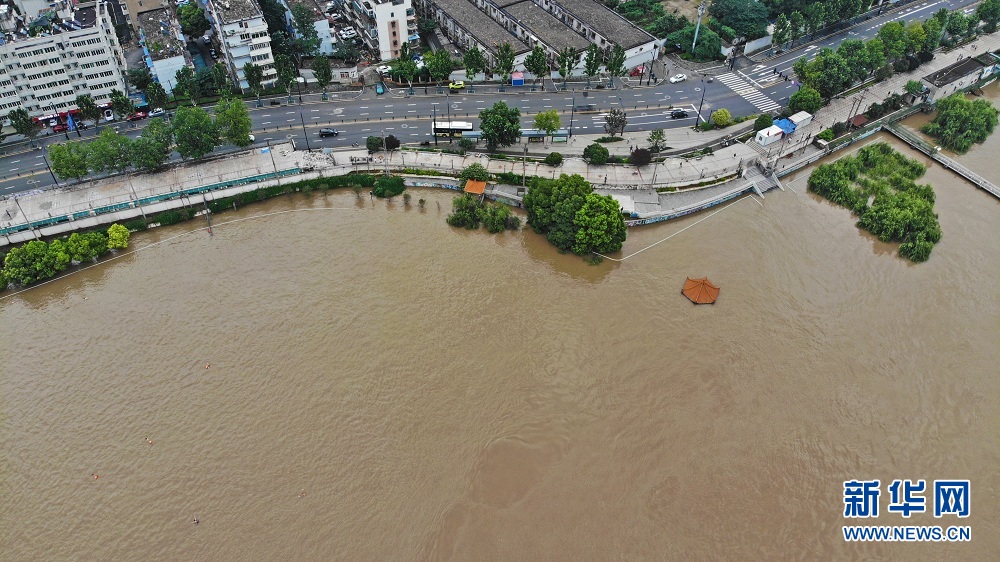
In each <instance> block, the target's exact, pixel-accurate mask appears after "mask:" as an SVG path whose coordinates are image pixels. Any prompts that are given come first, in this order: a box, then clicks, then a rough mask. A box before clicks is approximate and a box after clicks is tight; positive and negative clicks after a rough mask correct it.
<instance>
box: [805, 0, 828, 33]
mask: <svg viewBox="0 0 1000 562" xmlns="http://www.w3.org/2000/svg"><path fill="white" fill-rule="evenodd" d="M802 15H803V16H805V26H806V34H808V35H812V34H813V33H816V32H817V31H819V30H820V29H823V23H824V22H825V21H826V8H824V7H823V4H821V3H820V2H814V3H812V4H809V5H808V6H806V7H805V9H804V10H803V11H802Z"/></svg>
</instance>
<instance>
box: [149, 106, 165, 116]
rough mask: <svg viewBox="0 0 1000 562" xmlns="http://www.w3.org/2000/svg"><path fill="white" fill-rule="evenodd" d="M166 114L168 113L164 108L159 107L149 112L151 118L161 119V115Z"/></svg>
mask: <svg viewBox="0 0 1000 562" xmlns="http://www.w3.org/2000/svg"><path fill="white" fill-rule="evenodd" d="M165 113H166V111H164V110H163V108H162V107H157V108H156V109H154V110H153V111H150V112H149V116H150V117H159V116H161V115H164V114H165Z"/></svg>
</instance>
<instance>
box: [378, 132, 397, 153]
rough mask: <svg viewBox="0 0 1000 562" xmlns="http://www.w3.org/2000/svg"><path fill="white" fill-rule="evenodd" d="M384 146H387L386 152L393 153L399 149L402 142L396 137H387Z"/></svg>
mask: <svg viewBox="0 0 1000 562" xmlns="http://www.w3.org/2000/svg"><path fill="white" fill-rule="evenodd" d="M382 144H383V146H385V149H386V150H388V151H389V152H392V151H393V150H396V149H397V148H399V145H400V142H399V139H398V138H396V135H386V137H385V141H383V143H382Z"/></svg>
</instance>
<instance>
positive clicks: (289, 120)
mask: <svg viewBox="0 0 1000 562" xmlns="http://www.w3.org/2000/svg"><path fill="white" fill-rule="evenodd" d="M977 2H978V0H952V1H948V0H926V1H924V2H921V3H919V4H917V3H914V4H911V5H909V6H907V7H906V8H904V9H903V10H901V11H899V12H895V13H887V14H884V15H882V16H880V17H877V18H874V19H872V20H869V21H867V22H865V23H863V24H862V25H859V26H857V27H855V28H854V29H851V30H848V31H845V32H843V33H840V34H837V35H835V36H832V37H828V38H825V39H823V40H821V41H818V42H817V43H815V44H813V45H810V46H809V47H806V48H805V49H800V50H796V51H794V52H791V53H786V54H784V55H782V56H780V57H777V58H775V59H773V60H770V61H767V62H765V63H761V64H758V65H756V66H754V67H751V68H747V69H742V70H737V71H735V72H724V73H722V74H720V75H717V76H715V77H714V78H713V81H712V82H711V83H708V82H705V81H703V80H701V79H699V77H698V76H694V75H690V76H689V78H688V80H686V81H684V82H681V83H678V84H671V83H669V82H667V81H665V80H663V81H661V82H660V83H659V84H657V85H655V86H653V87H646V88H635V87H625V88H621V89H615V90H591V91H589V92H588V95H587V97H584V92H583V84H576V85H574V86H572V87H573V88H575V89H576V90H575V91H573V90H570V91H552V89H551V88H552V84H553V83H552V82H551V81H549V82H548V84H549V88H550V89H549V91H545V92H531V91H528V88H524V89H522V90H521V91H516V90H517V89H516V88H510V89H509V90H510V91H508V92H504V93H498V92H490V93H468V92H458V93H455V94H454V95H452V93H451V92H448V91H447V89H446V90H445V93H443V94H436V91H437V89H436V88H435V87H433V86H431V87H429V88H426V89H425V88H423V87H417V88H416V89H415V92H416V95H414V96H412V97H405V96H404V95H403V94H404V91H405V89H401V90H400V89H397V90H394V91H393V92H391V93H390V94H387V95H385V96H375V95H374V93H372V92H371V91H370V90H368V91H366V92H365V93H363V94H361V95H360V96H359V95H358V93H356V92H347V93H340V94H331V96H330V99H329V100H328V101H322V100H321V99H320V96H319V95H318V94H313V95H304V96H302V101H303V103H302V104H299V103H298V101H299V96H298V95H294V96H292V99H293V100H294V103H293V104H291V105H289V104H288V99H286V98H279V99H278V100H276V101H280V102H281V104H282V105H280V106H272V105H269V103H268V102H267V101H266V102H265V105H264V106H263V107H260V108H257V107H255V106H254V104H253V103H251V104H250V106H251V107H250V116H251V119H252V121H253V131H254V135H255V136H256V137H257V141H258V142H265V141H268V140H284V139H287V138H294V139H295V140H296V142H299V143H304V137H305V136H306V135H308V139H309V145H310V147H312V148H323V147H333V148H336V147H349V146H351V145H352V144H353V143H358V144H359V145H364V141H365V137H367V136H369V135H376V134H381V132H382V131H383V130H384V131H385V133H386V134H394V135H396V136H397V137H399V138H400V140H401V141H402V142H404V143H409V142H420V141H424V140H430V139H431V138H432V137H431V135H430V123H431V120H432V119H431V117H432V115H433V114H434V112H435V111H436V112H437V114H438V120H439V121H443V120H448V119H449V117H450V118H451V119H452V120H456V121H457V120H463V121H472V122H473V124H474V125H475V127H476V128H477V129H478V125H479V119H478V114H479V112H480V111H481V110H483V109H485V108H487V107H489V106H490V105H492V104H493V103H494V102H496V101H499V100H503V101H505V102H507V104H508V105H511V106H514V107H518V108H519V109H520V110H521V114H522V120H521V125H522V127H525V128H531V126H532V123H531V121H532V119H533V117H534V115H535V114H537V113H539V112H541V111H547V110H549V109H555V110H557V111H560V112H561V114H562V116H563V126H564V127H569V126H570V120H571V118H572V129H573V132H574V133H578V134H586V133H600V132H602V131H603V125H604V122H603V115H601V113H603V112H606V111H607V110H610V109H612V108H616V107H624V108H625V109H626V111H627V113H628V116H629V123H628V127H627V128H626V130H627V131H643V130H652V129H657V128H664V129H666V128H674V127H691V126H692V125H693V124H694V121H695V119H700V120H706V119H707V118H708V116H709V115H710V114H711V112H712V111H714V110H715V109H719V108H723V107H724V108H727V109H729V110H730V112H731V113H732V114H733V115H737V116H739V115H748V114H751V113H762V112H770V111H774V110H777V109H779V108H780V107H783V106H784V105H787V103H788V98H789V97H790V96H791V95H792V93H794V92H795V91H796V89H797V86H796V85H795V84H793V82H792V81H788V82H786V81H785V80H784V79H782V78H780V77H778V76H777V75H776V74H774V69H775V68H777V70H778V71H780V72H784V73H785V74H790V70H791V66H792V63H793V62H794V61H795V60H797V59H798V58H800V57H803V56H815V53H816V52H817V51H818V50H819V49H820V48H822V47H834V48H835V47H836V46H837V45H839V44H840V43H841V42H842V41H843V40H845V39H848V38H857V39H868V38H871V37H873V36H874V35H875V34H876V33H877V31H878V28H879V27H881V26H882V25H883V24H885V23H887V22H889V21H894V20H898V21H902V22H904V23H905V22H908V21H911V20H914V19H919V20H924V19H927V18H929V17H931V16H932V15H933V14H934V12H936V11H938V10H940V9H942V8H946V9H948V10H956V9H960V8H961V9H963V11H965V12H967V13H971V12H972V11H974V9H975V8H974V5H975V4H976V3H977ZM666 70H667V73H666V75H667V76H670V75H673V74H676V73H677V72H678V69H676V68H670V67H669V65H668V68H667V69H666ZM689 74H690V73H689ZM626 82H629V83H630V84H632V85H637V84H638V82H637V81H636V80H628V79H626ZM424 92H426V94H425V93H424ZM703 96H704V101H703V102H702V97H703ZM583 104H594V105H595V106H596V107H597V109H598V113H597V114H576V115H572V117H571V113H572V111H571V110H572V108H573V107H574V105H576V106H579V105H583ZM671 106H673V107H681V108H684V109H687V110H689V112H690V113H691V115H692V116H691V117H689V118H687V119H677V120H674V119H671V118H670V116H669V111H668V108H669V107H671ZM699 106H701V113H700V115H699V114H698V108H699ZM135 125H136V126H137V127H138V129H135V130H131V129H128V128H126V127H127V125H126V124H116V125H115V126H118V127H121V130H122V131H123V132H125V133H126V134H128V135H129V136H133V137H135V136H138V134H139V133H140V131H141V128H142V127H143V126H144V125H145V123H144V122H139V123H136V124H135ZM321 127H333V128H336V129H338V130H340V131H342V133H341V134H340V135H339V136H337V137H328V138H320V137H319V129H320V128H321ZM303 129H305V133H306V135H303ZM94 134H95V131H94V130H93V129H91V130H88V131H84V132H83V138H87V137H92V136H93V135H94ZM76 138H77V137H76V136H75V135H73V134H70V139H71V140H75V139H76ZM39 140H40V144H42V145H43V146H44V145H46V144H48V143H50V142H65V140H66V139H65V136H64V135H61V134H60V135H52V136H50V137H44V138H41V139H39ZM7 150H8V152H10V151H14V150H18V149H17V148H16V147H11V148H8V149H7ZM0 161H2V162H3V166H2V167H0V169H2V170H3V172H2V173H0V195H7V194H10V193H17V192H20V191H24V190H30V189H40V188H44V187H48V186H51V185H52V184H53V181H52V177H51V176H50V175H49V173H48V172H47V170H46V168H45V162H44V159H43V158H42V151H33V152H30V153H21V154H13V155H8V156H3V157H0Z"/></svg>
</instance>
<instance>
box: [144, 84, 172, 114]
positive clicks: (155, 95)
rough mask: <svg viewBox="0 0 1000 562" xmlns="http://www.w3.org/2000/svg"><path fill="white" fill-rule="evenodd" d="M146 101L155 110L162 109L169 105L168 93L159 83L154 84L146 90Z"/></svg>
mask: <svg viewBox="0 0 1000 562" xmlns="http://www.w3.org/2000/svg"><path fill="white" fill-rule="evenodd" d="M146 101H147V102H149V105H150V106H151V107H154V108H162V107H163V106H165V105H167V92H166V90H164V89H163V86H161V85H160V84H159V82H153V83H152V84H150V85H149V87H148V88H146Z"/></svg>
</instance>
